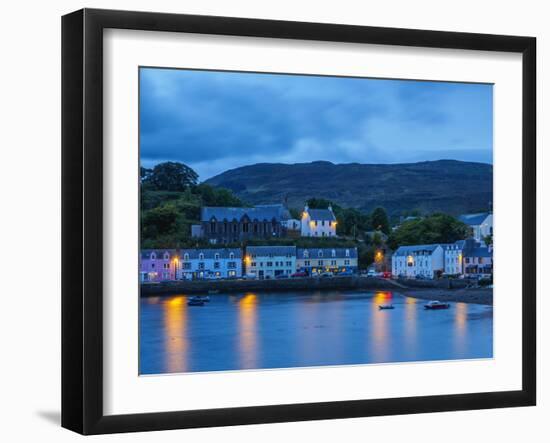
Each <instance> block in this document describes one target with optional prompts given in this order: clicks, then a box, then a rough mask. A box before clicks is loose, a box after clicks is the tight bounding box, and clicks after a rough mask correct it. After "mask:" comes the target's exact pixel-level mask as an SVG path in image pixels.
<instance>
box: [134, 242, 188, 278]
mask: <svg viewBox="0 0 550 443" xmlns="http://www.w3.org/2000/svg"><path fill="white" fill-rule="evenodd" d="M179 262H180V257H179V253H178V251H177V250H176V249H143V250H142V251H141V254H140V263H139V268H140V269H139V276H140V282H142V283H143V282H160V281H166V280H176V272H177V268H178V265H179Z"/></svg>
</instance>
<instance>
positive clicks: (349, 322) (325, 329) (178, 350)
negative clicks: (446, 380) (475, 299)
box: [140, 291, 493, 374]
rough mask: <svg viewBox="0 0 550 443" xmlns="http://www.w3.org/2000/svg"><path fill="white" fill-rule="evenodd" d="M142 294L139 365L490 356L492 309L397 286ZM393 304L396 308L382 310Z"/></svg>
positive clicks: (161, 367) (217, 367) (149, 369)
mask: <svg viewBox="0 0 550 443" xmlns="http://www.w3.org/2000/svg"><path fill="white" fill-rule="evenodd" d="M187 298H188V297H186V296H185V295H173V296H163V297H150V298H143V299H141V302H140V303H141V306H140V372H141V374H162V373H173V372H198V371H226V370H238V369H259V368H289V367H299V366H322V365H346V364H365V363H386V362H405V361H427V360H451V359H468V358H491V357H492V355H493V310H492V307H490V306H482V305H474V304H465V303H452V304H451V308H450V309H448V310H441V311H427V310H425V309H424V304H425V303H426V302H425V301H422V300H416V299H414V298H410V297H404V296H401V295H398V294H392V293H391V292H364V291H361V292H357V291H322V292H320V291H311V292H296V293H267V292H264V293H243V294H230V295H224V294H216V295H211V296H210V299H211V301H210V302H209V303H207V304H205V306H187ZM387 303H392V304H393V305H394V306H395V309H394V310H379V309H378V305H380V304H387Z"/></svg>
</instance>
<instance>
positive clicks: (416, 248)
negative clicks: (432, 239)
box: [393, 243, 441, 255]
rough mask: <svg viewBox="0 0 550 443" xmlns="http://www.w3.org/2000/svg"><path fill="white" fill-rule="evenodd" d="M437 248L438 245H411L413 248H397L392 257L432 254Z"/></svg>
mask: <svg viewBox="0 0 550 443" xmlns="http://www.w3.org/2000/svg"><path fill="white" fill-rule="evenodd" d="M438 247H441V245H440V244H439V243H435V244H433V245H413V246H399V248H397V250H396V251H395V252H394V254H393V255H409V254H415V253H416V254H417V253H419V252H427V253H428V254H432V253H433V252H434V251H435V250H436V249H437V248H438Z"/></svg>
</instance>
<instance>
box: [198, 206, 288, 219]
mask: <svg viewBox="0 0 550 443" xmlns="http://www.w3.org/2000/svg"><path fill="white" fill-rule="evenodd" d="M245 215H246V216H248V218H249V219H250V220H269V221H271V220H273V219H275V220H279V221H281V220H285V219H287V218H290V214H289V213H288V210H287V209H286V208H285V207H284V206H283V205H258V206H254V207H253V208H232V207H212V206H205V207H203V208H201V221H210V220H212V218H214V219H216V220H218V221H221V220H228V221H230V220H241V219H242V218H243V217H244V216H245Z"/></svg>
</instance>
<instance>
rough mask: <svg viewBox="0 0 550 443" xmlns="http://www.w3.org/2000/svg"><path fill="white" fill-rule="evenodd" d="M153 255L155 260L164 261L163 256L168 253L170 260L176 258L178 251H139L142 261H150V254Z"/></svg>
mask: <svg viewBox="0 0 550 443" xmlns="http://www.w3.org/2000/svg"><path fill="white" fill-rule="evenodd" d="M153 252H154V253H155V255H156V260H164V254H165V253H166V252H168V254H170V259H172V258H174V257H176V256H177V255H178V253H177V252H178V251H177V250H176V249H142V250H141V251H140V253H141V258H142V260H150V259H151V254H152V253H153Z"/></svg>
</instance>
